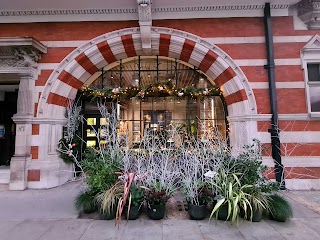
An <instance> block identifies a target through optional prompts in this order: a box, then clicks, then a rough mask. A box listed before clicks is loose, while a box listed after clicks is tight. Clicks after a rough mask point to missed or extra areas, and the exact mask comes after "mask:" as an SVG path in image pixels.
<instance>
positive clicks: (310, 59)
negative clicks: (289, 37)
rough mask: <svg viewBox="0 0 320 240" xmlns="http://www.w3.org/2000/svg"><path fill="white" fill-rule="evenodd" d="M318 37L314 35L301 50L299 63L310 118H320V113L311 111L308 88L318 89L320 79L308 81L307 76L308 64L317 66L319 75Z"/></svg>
mask: <svg viewBox="0 0 320 240" xmlns="http://www.w3.org/2000/svg"><path fill="white" fill-rule="evenodd" d="M319 43H320V37H319V35H315V36H314V37H312V38H311V40H310V41H309V42H308V43H307V44H306V46H305V47H304V48H303V49H302V50H301V61H302V69H303V72H304V73H303V74H304V82H305V92H306V98H307V99H306V100H307V109H308V114H309V116H310V117H312V118H320V111H318V112H313V111H312V109H311V95H310V88H311V87H314V86H319V87H320V79H319V82H317V81H309V74H308V64H319V74H320V45H319Z"/></svg>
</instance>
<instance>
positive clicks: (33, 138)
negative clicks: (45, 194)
mask: <svg viewBox="0 0 320 240" xmlns="http://www.w3.org/2000/svg"><path fill="white" fill-rule="evenodd" d="M24 4H25V6H24ZM68 4H69V5H66V3H65V4H63V3H62V1H56V2H54V3H51V2H49V1H40V2H37V1H26V2H24V3H22V4H20V3H19V5H15V1H11V3H7V5H6V6H4V7H2V10H1V11H0V30H1V31H0V106H1V110H0V150H1V152H0V157H1V162H0V163H1V165H2V166H0V184H9V188H10V189H12V190H23V189H25V188H51V187H55V186H59V185H61V184H63V183H65V182H67V181H68V180H69V179H70V178H71V177H72V167H71V166H70V165H67V164H65V163H64V162H63V161H62V160H61V159H60V158H59V154H58V152H57V145H58V142H59V139H60V138H61V137H62V129H63V126H64V125H65V124H66V118H65V111H66V106H67V105H68V103H69V102H70V100H71V101H72V100H74V99H75V98H76V96H77V93H78V91H79V89H80V88H81V87H83V86H90V85H91V84H93V83H94V82H95V81H96V80H97V79H99V78H101V69H102V70H105V71H110V70H113V71H114V69H117V67H118V68H119V65H121V64H122V62H130V61H131V62H132V61H133V62H134V63H135V61H139V62H140V58H143V59H153V60H154V59H156V60H157V61H158V60H159V59H162V61H164V60H163V59H165V60H166V61H167V62H168V60H170V61H171V63H172V64H173V63H177V62H178V63H179V64H181V65H183V66H187V67H188V68H190V69H192V68H193V69H196V72H197V73H199V75H201V74H203V76H204V77H205V78H206V79H208V81H209V80H210V81H211V83H212V84H214V85H216V86H218V87H220V89H221V90H222V93H223V99H224V105H225V107H226V109H227V113H228V114H227V117H226V118H227V122H228V128H229V130H228V131H229V137H230V144H231V146H232V147H233V148H235V149H236V148H239V147H241V146H243V145H244V144H247V143H250V141H251V140H252V139H253V138H257V139H259V140H260V141H261V142H262V143H264V144H265V146H266V147H267V149H269V151H267V152H266V153H265V156H264V159H263V160H264V162H265V164H267V165H268V166H269V167H270V168H276V169H277V168H278V167H279V166H278V165H277V164H276V165H275V163H274V160H276V161H279V157H280V160H281V162H280V165H281V167H282V165H283V166H284V169H285V171H284V176H285V183H286V187H287V188H289V189H320V150H319V149H320V148H319V146H320V36H319V35H318V34H319V33H320V31H319V29H320V20H318V14H319V13H318V11H319V8H320V2H319V1H316V0H311V1H309V0H308V1H306V0H302V1H297V0H283V1H270V4H268V3H266V1H263V0H260V1H249V0H242V1H234V2H232V3H228V4H227V3H225V1H218V0H217V1H210V4H208V1H204V0H203V1H197V2H194V1H187V0H186V1H182V2H177V3H175V2H174V3H172V2H171V1H156V0H154V1H152V2H151V1H150V0H138V1H129V0H123V1H118V2H116V3H112V4H111V3H110V4H108V6H107V7H106V6H105V5H104V4H103V3H101V2H100V1H98V0H96V1H91V3H90V6H88V5H85V4H78V3H77V4H76V3H75V1H70V3H68ZM39 9H41V10H39ZM270 13H271V14H270ZM171 63H170V64H171ZM166 66H168V65H166ZM166 73H169V72H166ZM130 74H131V73H130ZM139 76H140V74H139ZM157 76H158V75H157ZM146 110H148V109H146ZM161 110H163V109H161ZM159 117H160V115H157V118H159ZM137 121H138V120H137ZM139 121H142V120H141V119H139ZM134 128H135V127H134V124H133V125H132V129H134ZM278 136H279V138H278ZM278 140H279V141H278ZM272 146H273V150H272ZM279 147H280V149H279ZM277 148H278V151H277ZM281 173H282V172H281ZM278 174H279V173H278ZM270 177H272V178H275V174H271V175H270ZM278 177H279V176H278Z"/></svg>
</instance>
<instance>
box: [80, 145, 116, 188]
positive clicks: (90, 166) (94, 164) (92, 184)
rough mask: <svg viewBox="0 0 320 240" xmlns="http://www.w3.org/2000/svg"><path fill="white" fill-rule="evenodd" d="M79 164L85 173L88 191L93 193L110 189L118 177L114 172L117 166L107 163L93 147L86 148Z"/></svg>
mask: <svg viewBox="0 0 320 240" xmlns="http://www.w3.org/2000/svg"><path fill="white" fill-rule="evenodd" d="M81 165H82V167H83V170H84V172H85V174H86V183H87V185H88V187H89V189H90V191H92V192H94V193H100V192H104V191H105V190H107V189H110V188H111V186H112V185H114V184H115V182H116V181H117V179H118V176H117V175H116V174H115V172H118V171H119V167H118V166H117V165H114V164H109V162H105V161H103V160H102V159H101V157H100V156H99V155H97V153H96V152H95V150H94V149H88V150H87V151H86V153H85V158H84V160H82V162H81Z"/></svg>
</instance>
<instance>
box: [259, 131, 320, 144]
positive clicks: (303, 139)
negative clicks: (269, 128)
mask: <svg viewBox="0 0 320 240" xmlns="http://www.w3.org/2000/svg"><path fill="white" fill-rule="evenodd" d="M257 136H258V139H259V140H260V141H261V142H262V143H271V139H270V133H268V132H258V134H257ZM319 139H320V131H290V132H289V131H287V132H285V131H282V132H280V142H281V143H282V144H284V143H301V144H305V143H310V145H312V144H314V143H318V142H319Z"/></svg>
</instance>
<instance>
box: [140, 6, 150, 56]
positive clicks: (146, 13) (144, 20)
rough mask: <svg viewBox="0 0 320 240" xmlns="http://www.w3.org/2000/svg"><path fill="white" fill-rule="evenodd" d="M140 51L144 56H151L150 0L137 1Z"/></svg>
mask: <svg viewBox="0 0 320 240" xmlns="http://www.w3.org/2000/svg"><path fill="white" fill-rule="evenodd" d="M137 3H138V13H139V25H140V33H141V42H142V49H143V52H144V54H145V55H151V25H152V17H151V0H137Z"/></svg>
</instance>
